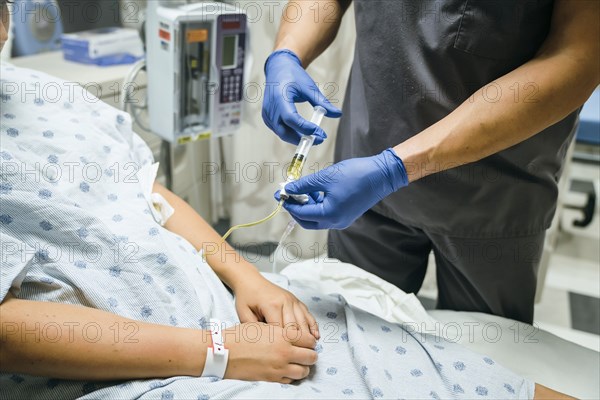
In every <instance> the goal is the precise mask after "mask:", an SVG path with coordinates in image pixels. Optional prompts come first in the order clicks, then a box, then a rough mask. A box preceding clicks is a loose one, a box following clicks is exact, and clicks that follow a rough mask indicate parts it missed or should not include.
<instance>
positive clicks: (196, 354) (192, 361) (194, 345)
mask: <svg viewBox="0 0 600 400" xmlns="http://www.w3.org/2000/svg"><path fill="white" fill-rule="evenodd" d="M186 331H187V332H186V334H185V335H184V336H183V337H180V338H178V341H180V343H179V345H180V346H181V347H182V351H183V357H182V362H181V365H180V368H181V371H179V372H178V373H177V375H181V376H195V377H200V376H201V375H202V371H203V370H204V362H205V360H206V352H207V349H208V347H210V346H212V339H211V337H210V332H209V331H208V330H198V329H186ZM173 362H175V360H173Z"/></svg>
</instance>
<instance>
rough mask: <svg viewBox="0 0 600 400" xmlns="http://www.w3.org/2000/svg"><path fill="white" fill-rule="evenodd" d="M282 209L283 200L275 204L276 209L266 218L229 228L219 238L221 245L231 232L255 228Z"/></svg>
mask: <svg viewBox="0 0 600 400" xmlns="http://www.w3.org/2000/svg"><path fill="white" fill-rule="evenodd" d="M282 207H283V200H280V201H279V204H277V208H276V209H275V211H273V212H272V213H271V214H269V215H268V216H266V217H265V218H263V219H261V220H259V221H256V222H250V223H247V224H240V225H236V226H232V227H231V228H229V230H228V231H227V233H225V234H224V235H223V237H222V238H221V244H222V243H223V242H224V241H226V240H227V238H228V237H229V235H231V234H232V233H233V231H236V230H238V229H240V228H250V227H252V226H256V225H260V224H262V223H263V222H267V221H268V220H270V219H271V218H273V217H274V216H276V215H277V214H278V213H279V211H281V208H282Z"/></svg>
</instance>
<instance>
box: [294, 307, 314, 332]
mask: <svg viewBox="0 0 600 400" xmlns="http://www.w3.org/2000/svg"><path fill="white" fill-rule="evenodd" d="M292 308H293V309H294V315H295V316H296V322H297V323H298V325H299V328H300V329H301V330H302V331H303V332H310V333H311V334H312V332H311V331H310V328H309V326H308V321H307V320H306V316H305V315H304V310H303V309H302V308H301V307H300V302H298V303H292Z"/></svg>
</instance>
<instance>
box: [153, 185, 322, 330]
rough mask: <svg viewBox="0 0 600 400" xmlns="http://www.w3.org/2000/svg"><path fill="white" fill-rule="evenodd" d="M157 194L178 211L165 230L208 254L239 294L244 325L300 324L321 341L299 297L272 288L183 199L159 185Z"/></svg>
mask: <svg viewBox="0 0 600 400" xmlns="http://www.w3.org/2000/svg"><path fill="white" fill-rule="evenodd" d="M153 190H154V191H155V192H157V193H160V194H161V195H162V196H163V197H164V198H165V199H166V200H167V201H168V202H169V204H171V206H172V207H173V208H174V209H175V214H173V216H171V218H169V220H168V221H167V223H166V224H165V228H167V229H168V230H170V231H171V232H174V233H177V234H178V235H180V236H182V237H184V238H185V239H187V240H188V241H189V242H190V243H191V244H192V245H193V246H194V247H195V248H196V249H197V250H200V249H204V250H205V255H206V261H207V262H208V264H209V265H210V266H211V267H212V269H213V270H214V271H215V272H216V273H217V275H219V278H221V280H222V281H223V282H225V284H227V286H229V287H230V288H232V289H233V291H234V292H235V294H236V308H237V311H238V315H239V317H240V320H241V321H242V322H254V321H266V322H268V323H276V324H279V325H280V326H287V325H288V324H298V325H299V326H300V327H301V328H302V329H306V330H307V331H308V332H310V333H311V334H312V335H313V336H314V337H315V338H317V339H318V338H319V337H320V336H319V329H318V326H317V323H316V321H315V319H314V317H313V316H312V314H311V313H310V312H309V311H308V308H307V307H306V306H305V305H304V304H303V303H302V302H301V301H299V300H298V299H297V298H296V296H294V295H293V294H292V293H290V292H288V291H286V290H283V289H280V288H279V287H278V286H275V285H273V284H271V283H270V282H269V281H267V280H266V279H265V278H263V277H262V275H260V273H259V272H258V270H257V269H256V268H255V267H254V266H253V265H252V264H250V263H249V262H247V261H246V260H245V259H244V258H243V257H241V256H240V255H239V254H238V253H237V252H236V251H235V250H234V249H233V248H232V247H231V246H230V245H229V244H227V242H225V243H221V242H222V240H221V237H220V236H219V234H218V233H217V232H216V231H215V230H214V229H213V228H212V227H211V226H210V225H209V224H208V223H207V222H206V221H205V220H204V219H203V218H202V217H201V216H200V215H199V214H198V213H197V212H196V211H195V210H194V209H193V208H192V207H190V205H189V204H187V203H186V202H185V201H183V200H182V199H181V198H179V197H178V196H176V195H175V194H174V193H172V192H170V191H169V190H167V189H166V188H165V187H163V186H161V185H160V184H158V183H155V184H154V188H153Z"/></svg>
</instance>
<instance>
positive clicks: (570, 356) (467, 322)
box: [267, 259, 600, 399]
mask: <svg viewBox="0 0 600 400" xmlns="http://www.w3.org/2000/svg"><path fill="white" fill-rule="evenodd" d="M281 274H282V276H281V275H280V276H279V277H277V276H275V275H269V274H267V275H268V277H269V278H270V279H272V280H274V281H275V282H276V283H278V284H280V285H285V283H284V281H285V280H286V279H285V278H287V280H290V281H296V283H301V284H303V285H309V286H312V287H315V288H318V289H319V290H321V291H323V292H325V293H340V294H342V295H343V296H344V298H345V299H346V300H347V301H348V303H350V304H352V305H353V306H355V307H358V308H361V309H363V310H366V311H369V312H371V313H373V314H377V315H379V316H380V317H382V318H384V319H386V320H388V321H390V322H396V323H405V324H408V326H409V327H411V326H414V327H415V328H417V329H418V328H419V327H420V328H421V329H422V330H423V331H427V330H429V331H434V330H435V331H436V332H437V333H438V334H440V333H441V334H442V335H443V336H445V337H446V339H448V340H451V341H455V342H458V343H461V344H462V345H464V346H466V347H468V348H470V349H471V350H473V351H476V352H479V353H481V354H485V355H488V356H490V357H492V358H494V359H496V360H497V361H498V362H500V363H501V364H503V365H504V366H505V367H508V368H510V369H512V370H513V371H515V372H517V373H519V374H520V375H522V376H524V377H526V378H529V379H531V380H533V381H535V382H537V383H540V384H542V385H545V386H548V387H550V388H552V389H554V390H558V391H560V392H563V393H567V394H570V395H572V396H576V397H578V398H581V399H599V398H600V378H599V377H600V353H598V352H596V351H594V350H591V349H587V348H585V347H582V346H579V345H577V344H575V343H572V342H569V341H567V340H564V339H561V338H559V337H557V336H555V335H553V334H551V333H549V332H546V331H544V330H541V329H539V328H536V327H533V326H531V325H528V324H524V323H521V322H517V321H514V320H510V319H506V318H502V317H498V316H494V315H488V314H482V313H477V312H457V311H449V310H431V311H425V309H424V308H423V306H422V305H421V304H420V302H419V301H418V299H417V298H416V297H415V296H414V295H413V294H406V293H404V292H402V291H401V290H400V289H398V288H397V287H395V286H393V285H391V284H389V283H387V282H385V281H383V280H382V279H380V278H378V277H377V276H375V275H372V274H370V273H368V272H366V271H363V270H361V269H359V268H357V267H355V266H353V265H350V264H346V263H342V262H339V261H337V260H326V259H323V260H319V261H318V262H315V260H307V261H303V262H299V263H295V264H291V265H289V266H288V267H286V268H284V269H283V270H282V271H281Z"/></svg>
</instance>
